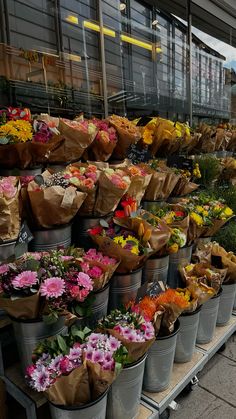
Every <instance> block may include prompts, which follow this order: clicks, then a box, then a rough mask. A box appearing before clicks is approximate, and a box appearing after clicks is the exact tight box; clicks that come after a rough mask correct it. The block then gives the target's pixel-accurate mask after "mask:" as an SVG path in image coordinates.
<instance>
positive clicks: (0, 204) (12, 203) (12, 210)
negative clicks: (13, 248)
mask: <svg viewBox="0 0 236 419" xmlns="http://www.w3.org/2000/svg"><path fill="white" fill-rule="evenodd" d="M19 190H20V187H19V183H18V181H17V178H16V177H13V176H8V177H5V178H0V213H1V219H0V235H1V240H3V241H5V240H15V239H16V238H17V237H18V235H19V232H20V224H21V220H20V208H19Z"/></svg>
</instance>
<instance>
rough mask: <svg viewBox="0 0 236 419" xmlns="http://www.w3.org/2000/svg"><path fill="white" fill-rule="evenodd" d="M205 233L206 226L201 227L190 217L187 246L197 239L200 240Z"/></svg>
mask: <svg viewBox="0 0 236 419" xmlns="http://www.w3.org/2000/svg"><path fill="white" fill-rule="evenodd" d="M204 231H205V226H199V225H197V223H195V221H193V220H192V218H191V217H190V219H189V229H188V237H187V244H188V245H190V244H192V243H193V242H194V240H195V239H198V238H199V237H201V236H202V235H203V233H204Z"/></svg>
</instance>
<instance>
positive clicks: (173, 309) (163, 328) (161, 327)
mask: <svg viewBox="0 0 236 419" xmlns="http://www.w3.org/2000/svg"><path fill="white" fill-rule="evenodd" d="M183 311H184V308H181V307H179V306H177V305H176V304H174V303H169V304H168V303H166V304H162V305H160V306H159V307H158V310H157V311H156V313H155V315H154V320H153V326H154V329H155V334H156V336H158V335H160V336H168V335H169V334H170V333H173V331H174V328H175V322H176V320H177V319H178V317H179V316H180V314H181V313H182V312H183Z"/></svg>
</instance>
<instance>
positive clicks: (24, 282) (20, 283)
mask: <svg viewBox="0 0 236 419" xmlns="http://www.w3.org/2000/svg"><path fill="white" fill-rule="evenodd" d="M37 282H38V277H37V273H36V272H33V271H24V272H22V273H21V274H19V275H17V276H16V277H15V278H14V279H13V281H12V285H13V286H14V287H15V288H26V287H31V286H32V285H35V284H37Z"/></svg>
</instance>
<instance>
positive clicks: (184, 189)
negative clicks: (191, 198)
mask: <svg viewBox="0 0 236 419" xmlns="http://www.w3.org/2000/svg"><path fill="white" fill-rule="evenodd" d="M198 188H199V185H197V184H196V183H193V182H190V181H189V179H186V178H184V177H181V178H180V179H179V181H178V183H177V184H176V185H175V187H174V189H173V191H172V194H171V195H173V196H183V195H187V194H189V193H191V192H193V191H195V190H196V189H198Z"/></svg>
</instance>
